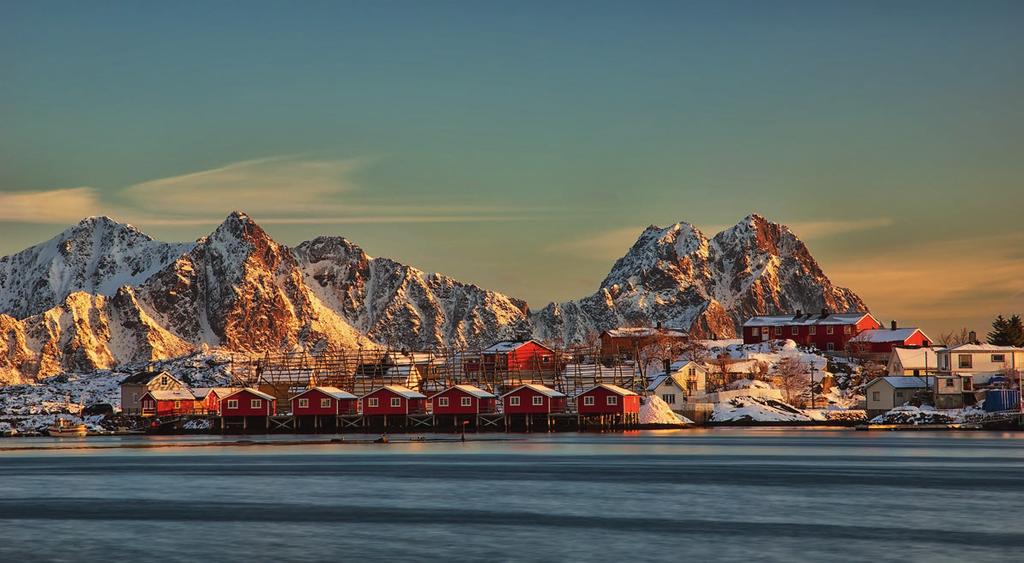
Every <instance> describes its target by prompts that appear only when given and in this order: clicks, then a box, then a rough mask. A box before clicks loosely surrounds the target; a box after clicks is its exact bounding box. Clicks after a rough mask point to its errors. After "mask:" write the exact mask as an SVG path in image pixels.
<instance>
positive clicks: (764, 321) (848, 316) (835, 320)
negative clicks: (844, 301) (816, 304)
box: [743, 313, 881, 326]
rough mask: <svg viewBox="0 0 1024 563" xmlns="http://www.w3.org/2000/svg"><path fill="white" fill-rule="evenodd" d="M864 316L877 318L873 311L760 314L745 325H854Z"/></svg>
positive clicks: (748, 320)
mask: <svg viewBox="0 0 1024 563" xmlns="http://www.w3.org/2000/svg"><path fill="white" fill-rule="evenodd" d="M864 317H871V318H872V319H875V317H873V316H871V313H829V314H827V315H825V316H824V317H823V316H821V314H802V315H760V316H756V317H750V318H749V319H747V321H746V322H745V323H743V326H793V325H800V326H808V325H852V324H856V323H857V322H859V321H860V320H861V319H863V318H864ZM875 322H876V323H877V322H878V319H875ZM879 324H881V323H879Z"/></svg>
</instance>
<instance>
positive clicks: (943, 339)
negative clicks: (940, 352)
mask: <svg viewBox="0 0 1024 563" xmlns="http://www.w3.org/2000/svg"><path fill="white" fill-rule="evenodd" d="M939 343H940V344H942V345H943V346H946V347H949V346H959V345H961V344H970V343H971V331H969V330H967V329H966V328H961V329H960V330H959V331H950V332H945V333H942V334H940V335H939Z"/></svg>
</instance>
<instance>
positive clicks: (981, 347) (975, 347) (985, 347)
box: [946, 344, 1024, 352]
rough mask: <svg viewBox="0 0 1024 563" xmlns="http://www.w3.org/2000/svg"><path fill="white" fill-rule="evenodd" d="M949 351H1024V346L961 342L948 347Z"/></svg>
mask: <svg viewBox="0 0 1024 563" xmlns="http://www.w3.org/2000/svg"><path fill="white" fill-rule="evenodd" d="M946 351H949V352H1024V348H1017V347H1016V346H997V345H995V344H961V345H959V346H952V347H949V348H947V349H946Z"/></svg>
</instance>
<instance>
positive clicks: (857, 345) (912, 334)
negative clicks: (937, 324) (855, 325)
mask: <svg viewBox="0 0 1024 563" xmlns="http://www.w3.org/2000/svg"><path fill="white" fill-rule="evenodd" d="M931 342H932V341H931V339H930V338H928V335H927V334H925V333H924V332H922V331H921V329H919V328H915V327H906V328H897V327H896V321H893V322H892V327H891V328H876V329H872V330H865V331H864V332H861V333H860V334H858V335H857V336H854V337H853V338H852V339H851V340H850V348H851V351H853V352H855V353H861V354H877V355H882V356H886V357H888V356H889V355H890V354H891V353H892V351H893V349H894V348H897V347H900V348H923V347H928V346H931Z"/></svg>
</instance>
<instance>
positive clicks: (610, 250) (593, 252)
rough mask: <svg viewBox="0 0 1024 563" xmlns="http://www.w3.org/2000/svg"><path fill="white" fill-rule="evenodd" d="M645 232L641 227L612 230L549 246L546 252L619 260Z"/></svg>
mask: <svg viewBox="0 0 1024 563" xmlns="http://www.w3.org/2000/svg"><path fill="white" fill-rule="evenodd" d="M643 230H644V227H641V226H636V227H623V228H621V229H612V230H609V231H603V232H599V233H595V234H592V235H588V236H583V237H578V238H571V239H568V240H563V241H559V242H556V243H553V244H550V245H548V246H547V247H546V248H545V249H544V251H545V252H548V253H553V254H573V255H581V254H582V255H585V256H587V257H589V258H591V259H595V260H608V259H611V258H618V257H620V256H622V255H623V254H625V253H626V251H627V250H629V248H630V247H631V246H632V245H633V243H634V242H636V239H637V237H639V236H640V233H642V232H643Z"/></svg>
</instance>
